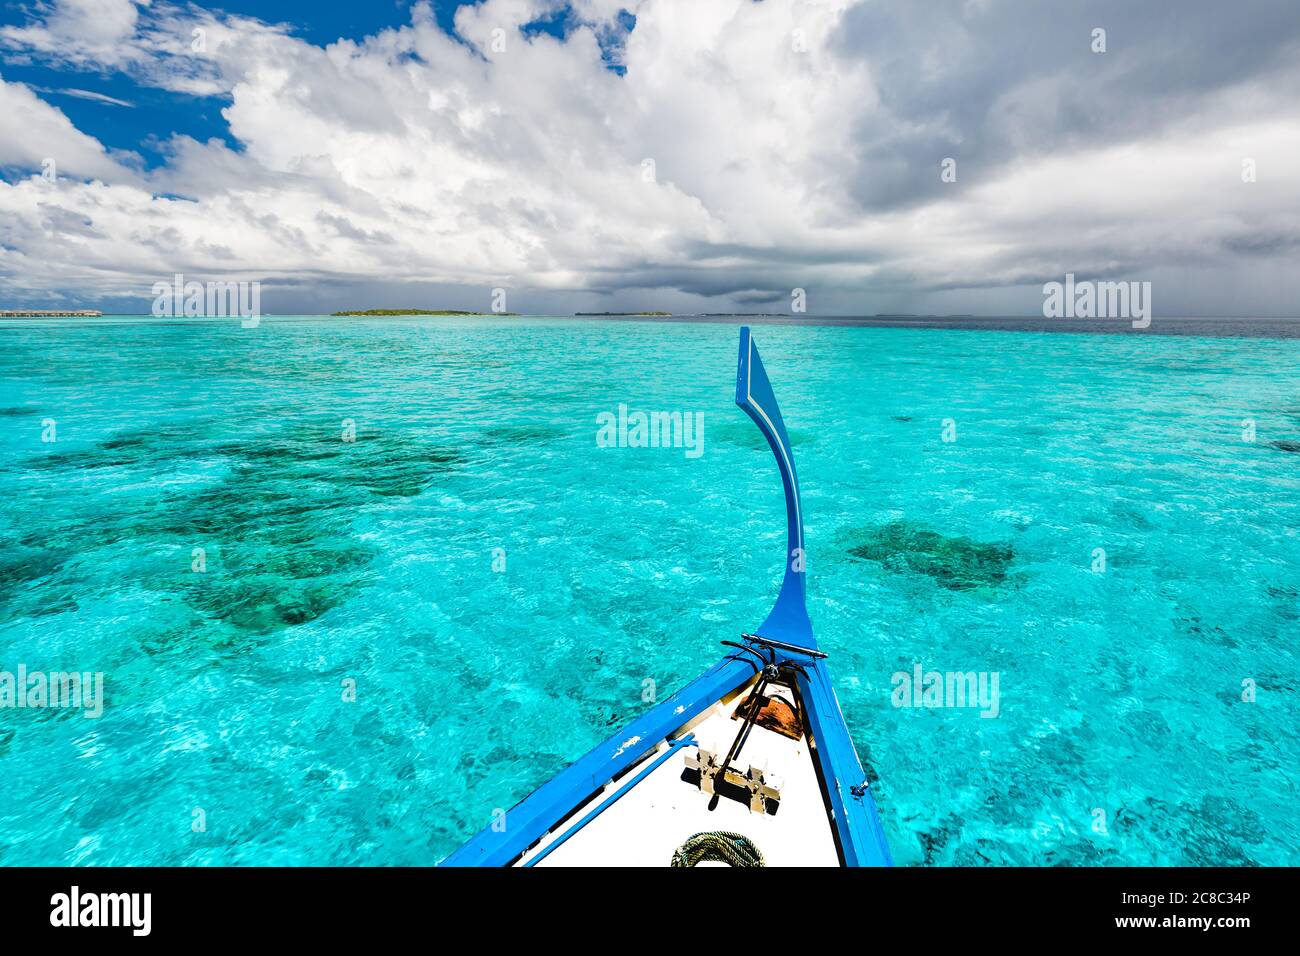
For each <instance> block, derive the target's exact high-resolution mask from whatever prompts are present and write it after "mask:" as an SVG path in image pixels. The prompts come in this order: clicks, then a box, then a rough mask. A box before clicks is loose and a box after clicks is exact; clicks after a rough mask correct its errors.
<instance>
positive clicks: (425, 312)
mask: <svg viewBox="0 0 1300 956" xmlns="http://www.w3.org/2000/svg"><path fill="white" fill-rule="evenodd" d="M518 314H519V313H518V312H463V311H461V310H460V309H363V310H356V311H351V312H331V313H330V315H331V316H336V315H518Z"/></svg>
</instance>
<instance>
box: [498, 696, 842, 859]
mask: <svg viewBox="0 0 1300 956" xmlns="http://www.w3.org/2000/svg"><path fill="white" fill-rule="evenodd" d="M748 692H749V688H748V687H745V688H743V690H742V692H738V693H736V694H735V695H733V696H732V697H730V698H729V699H727V700H725V701H722V702H719V703H717V704H715V705H713V706H712V707H711V708H709V709H708V710H706V711H705V712H704V713H703V714H701V715H699V716H698V717H697V718H696V719H695V720H693V721H691V722H690V723H689V724H687V725H685V726H684V727H682V728H680V729H679V730H678V731H677V732H675V733H673V734H672V735H671V737H673V738H680V737H682V736H684V735H685V734H687V733H693V734H694V735H695V737H696V739H697V741H698V743H699V745H700V746H702V747H703V748H704V749H706V750H711V751H713V752H714V753H716V754H717V755H718V757H719V759H721V758H723V757H725V756H726V753H727V749H728V748H729V747H730V746H731V742H732V740H733V739H734V738H735V736H736V732H737V730H739V728H740V721H736V720H732V719H731V715H732V712H733V711H734V710H735V709H736V707H738V706H739V705H740V703H741V702H742V701H743V700H744V698H745V695H746V694H748ZM768 693H769V694H778V695H780V696H783V697H785V698H786V700H790V696H789V692H788V691H787V690H786V689H785V688H783V687H782V688H769V690H768ZM666 747H667V743H666V742H665V743H663V744H661V745H660V747H659V748H657V749H656V750H655V752H653V753H651V754H650V755H649V756H647V757H645V758H644V759H643V760H641V761H640V762H639V763H638V764H637V765H636V766H634V767H633V768H632V769H631V770H629V771H628V772H627V773H626V774H624V775H623V776H622V777H620V778H619V779H618V780H616V781H614V782H613V783H611V784H608V785H607V786H606V788H605V789H604V790H603V791H602V792H600V793H598V794H596V795H595V796H594V797H592V798H591V799H590V800H589V801H587V803H586V804H584V805H583V806H582V807H581V808H580V809H579V810H578V811H577V812H576V813H574V814H573V815H572V816H571V817H570V818H569V819H568V820H566V821H565V822H564V823H563V824H561V825H560V826H559V827H558V828H557V829H556V830H555V831H553V832H552V833H549V834H547V835H546V836H545V837H544V838H543V839H542V840H541V841H540V842H539V843H538V844H537V845H536V846H534V847H533V848H532V849H530V850H529V851H528V853H526V854H525V855H524V857H523V858H522V859H521V860H520V864H523V863H527V861H528V860H530V859H531V858H532V857H533V856H535V855H537V854H538V853H540V852H541V851H543V850H544V849H545V848H546V847H547V846H549V845H550V844H551V843H552V842H554V841H555V840H557V839H560V838H562V837H563V836H564V834H565V833H566V832H568V831H569V830H570V829H572V828H573V827H575V826H576V825H577V824H578V823H579V822H580V821H581V820H582V819H583V817H585V816H586V815H587V813H588V812H589V811H590V810H592V809H593V808H595V807H596V806H598V805H599V804H600V803H601V802H602V801H603V800H605V799H606V798H607V797H608V796H609V795H610V794H612V793H614V792H615V791H617V790H618V789H619V788H620V787H622V786H624V785H625V784H626V783H627V782H628V781H630V780H631V779H632V778H633V777H635V776H636V774H637V773H639V772H641V771H642V770H644V769H645V768H646V767H647V766H648V765H649V764H650V763H651V762H653V761H654V760H655V759H656V758H657V757H659V756H661V755H662V754H663V752H664V750H665V749H666ZM694 752H695V747H691V746H687V747H680V748H678V750H677V751H676V752H675V753H674V754H673V755H672V756H671V757H669V759H668V760H666V761H664V763H662V764H661V765H660V766H659V767H658V768H656V769H655V770H654V772H652V773H651V774H650V775H649V776H647V777H646V778H645V779H644V780H642V781H641V782H640V783H638V784H637V785H636V786H634V787H633V788H632V789H631V790H630V791H628V792H627V793H626V794H624V795H623V796H622V797H620V798H619V799H618V800H617V801H616V802H615V803H614V804H613V805H611V806H610V807H608V808H606V809H605V810H604V811H603V812H602V813H601V814H600V815H599V816H597V817H596V818H595V819H594V820H592V821H591V822H590V823H588V824H587V825H586V826H585V827H583V828H582V829H581V830H579V831H578V832H577V833H575V834H574V835H573V836H572V837H570V838H569V839H568V841H567V842H565V843H563V844H562V845H561V846H559V847H558V848H557V849H556V850H555V851H553V852H552V853H550V854H549V855H547V856H546V857H545V858H544V859H542V860H541V861H540V862H538V863H537V865H538V866H668V865H669V863H670V862H671V860H672V856H673V851H674V850H676V849H677V848H678V847H679V846H681V845H682V844H683V843H684V842H686V840H687V838H689V837H690V836H692V835H693V834H696V833H700V832H704V831H709V830H728V831H731V832H733V833H740V834H743V835H744V836H747V837H749V839H751V840H752V841H754V844H755V845H756V846H757V847H758V849H759V851H760V852H761V853H762V854H763V856H764V858H765V861H766V864H767V865H768V866H838V865H839V854H838V852H837V851H836V848H835V837H834V834H833V832H832V830H831V823H830V817H829V813H828V811H827V808H826V804H825V801H824V800H823V797H822V790H821V784H820V783H819V781H818V778H817V770H816V767H815V766H814V765H813V762H812V758H811V756H810V754H809V752H808V740H807V737H806V736H805V737H804V738H803V739H800V740H798V741H795V740H791V739H790V738H788V737H784V736H782V735H780V734H778V733H775V732H773V731H771V730H768V729H766V728H764V727H757V726H756V727H754V728H753V730H752V731H751V733H750V735H749V740H748V742H747V743H746V744H745V747H744V749H743V750H742V751H741V753H740V757H739V759H737V760H736V761H734V763H733V767H734V768H735V769H737V770H739V771H740V772H742V773H743V772H745V771H746V770H748V769H749V768H750V767H751V766H754V767H759V768H761V769H762V770H763V771H764V773H765V775H766V778H767V781H768V782H769V783H770V784H773V785H775V786H777V787H778V788H779V789H780V791H781V804H780V807H779V809H778V810H777V812H776V813H775V814H759V813H754V812H752V811H751V810H750V809H749V806H748V804H743V803H739V802H737V801H736V800H732V799H729V798H727V797H721V798H719V800H718V806H717V808H716V809H715V810H713V811H710V810H709V809H708V805H709V801H710V799H712V798H711V797H710V796H709V795H708V794H706V793H704V792H703V791H701V790H700V789H699V787H698V786H697V785H695V784H693V783H688V782H686V781H684V780H682V772H683V770H685V769H686V755H687V754H688V753H694ZM710 865H716V866H722V865H725V864H721V863H719V864H710V863H702V864H701V866H710Z"/></svg>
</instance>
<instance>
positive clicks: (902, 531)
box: [846, 521, 1015, 591]
mask: <svg viewBox="0 0 1300 956" xmlns="http://www.w3.org/2000/svg"><path fill="white" fill-rule="evenodd" d="M846 550H847V551H848V553H849V554H850V555H852V556H853V557H855V558H859V559H861V560H863V561H874V562H877V563H878V564H881V565H883V566H884V567H885V568H887V569H889V570H890V571H896V572H911V573H913V574H923V575H925V576H926V577H929V578H931V579H932V580H933V581H934V582H935V583H936V584H937V585H939V586H940V587H943V588H947V589H948V590H950V591H973V590H976V589H978V588H997V587H1002V586H1003V585H1005V584H1006V583H1007V581H1008V578H1009V576H1010V567H1011V563H1012V561H1014V560H1015V550H1014V549H1013V548H1012V547H1011V546H1010V545H1008V544H999V543H992V544H990V543H986V542H982V541H975V540H972V539H971V538H965V537H961V536H958V535H944V534H940V533H939V532H937V531H934V530H932V529H930V528H926V527H923V526H921V525H917V524H913V523H911V522H907V521H892V522H889V523H888V524H883V525H877V526H875V527H872V528H865V529H862V530H859V531H856V532H854V533H853V534H852V536H851V540H850V543H849V546H848V547H847V549H846Z"/></svg>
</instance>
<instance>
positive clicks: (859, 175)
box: [0, 0, 1300, 316]
mask: <svg viewBox="0 0 1300 956" xmlns="http://www.w3.org/2000/svg"><path fill="white" fill-rule="evenodd" d="M1098 31H1104V34H1101V33H1099V32H1098ZM177 273H180V274H183V275H184V276H185V277H186V279H187V280H198V281H247V282H259V283H261V287H262V308H263V310H264V311H266V312H269V313H277V314H290V313H315V312H322V311H323V312H329V311H335V310H340V309H352V308H403V307H422V308H448V309H467V310H479V309H481V310H485V311H486V310H489V309H490V308H491V307H492V304H493V290H497V289H503V290H505V305H506V307H507V308H508V309H509V310H510V311H518V312H533V313H546V312H549V313H568V312H572V311H631V310H637V309H659V310H666V311H673V312H679V313H680V312H729V311H749V312H790V311H791V309H792V306H793V304H794V301H795V299H794V297H795V292H794V290H802V299H803V301H804V302H805V303H806V309H807V312H808V313H811V314H867V315H870V314H876V313H926V314H977V315H995V314H1014V315H1031V314H1039V313H1041V310H1042V307H1043V300H1044V296H1043V284H1044V283H1047V282H1052V281H1060V280H1062V279H1063V277H1064V276H1065V275H1066V274H1067V273H1070V274H1074V275H1075V276H1076V277H1077V278H1078V279H1080V280H1087V279H1092V280H1099V281H1101V280H1104V281H1120V280H1124V281H1139V282H1150V283H1151V284H1152V286H1151V288H1152V294H1151V295H1152V303H1153V308H1154V312H1155V314H1156V315H1161V316H1169V315H1254V316H1294V315H1297V314H1300V8H1297V6H1296V2H1295V0H1239V2H1234V3H1230V4H1229V3H1223V2H1222V0H1180V2H1178V3H1157V2H1141V0H1086V2H1085V0H1077V2H1076V0H1061V2H1053V3H1043V2H1041V0H927V2H925V3H919V2H912V0H907V2H904V0H888V2H886V0H816V2H813V0H571V2H555V0H483V2H480V3H467V4H457V3H452V2H442V0H437V2H434V3H428V2H414V3H412V2H405V0H398V2H393V0H368V2H352V3H347V4H343V3H334V2H330V0H313V2H311V3H307V2H299V0H259V2H252V0H239V2H229V3H222V4H219V5H210V4H203V5H199V4H182V3H169V2H162V0H32V2H27V0H0V309H3V308H15V307H18V308H22V307H28V308H74V307H75V308H100V309H102V310H104V311H111V312H138V311H145V312H147V311H148V309H149V307H150V304H151V302H152V299H153V295H152V292H151V289H152V287H153V285H154V284H155V283H157V282H159V281H171V277H172V276H174V275H175V274H177ZM497 301H500V299H499V297H498V300H497Z"/></svg>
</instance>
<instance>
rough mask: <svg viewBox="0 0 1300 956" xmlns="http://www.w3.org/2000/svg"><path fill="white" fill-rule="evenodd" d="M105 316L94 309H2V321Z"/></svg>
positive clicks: (0, 315)
mask: <svg viewBox="0 0 1300 956" xmlns="http://www.w3.org/2000/svg"><path fill="white" fill-rule="evenodd" d="M103 314H104V313H103V312H96V311H95V310H93V309H81V310H79V311H76V312H51V311H49V310H45V309H21V310H16V309H15V310H11V309H0V319H64V318H67V319H94V318H99V317H100V316H102V315H103Z"/></svg>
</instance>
